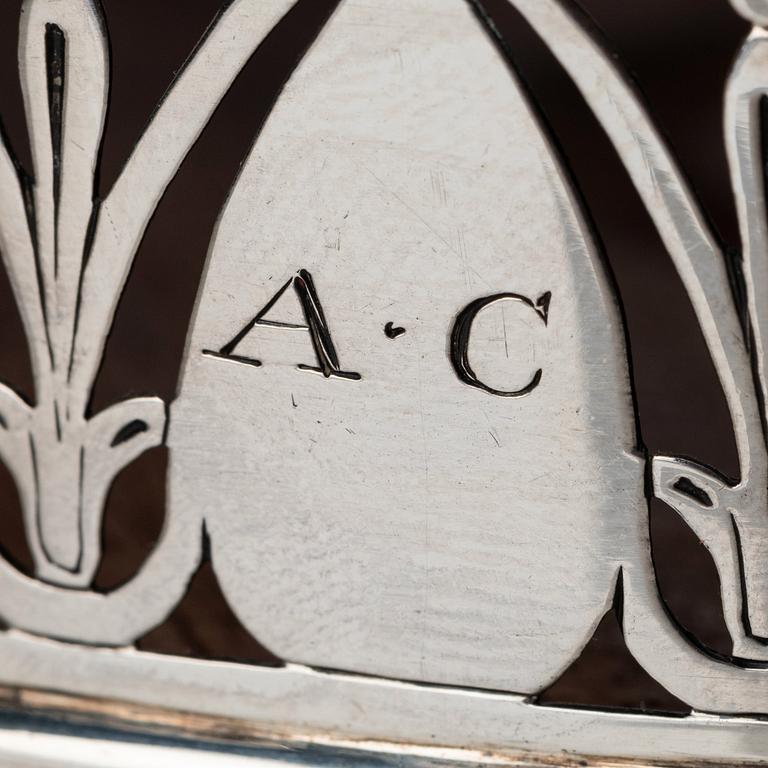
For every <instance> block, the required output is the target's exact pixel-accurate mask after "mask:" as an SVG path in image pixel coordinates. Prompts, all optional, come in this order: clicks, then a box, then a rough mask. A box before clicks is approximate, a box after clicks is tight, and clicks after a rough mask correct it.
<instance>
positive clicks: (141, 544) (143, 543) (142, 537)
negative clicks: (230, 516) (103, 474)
mask: <svg viewBox="0 0 768 768" xmlns="http://www.w3.org/2000/svg"><path fill="white" fill-rule="evenodd" d="M167 474H168V450H167V449H166V448H153V449H152V450H151V451H147V452H146V453H145V454H143V455H142V456H140V457H139V458H138V459H136V461H134V462H131V463H130V464H128V465H127V466H126V467H125V468H124V469H123V470H122V471H121V472H120V473H119V474H118V475H117V477H116V478H115V480H114V482H113V483H112V487H111V488H110V490H109V494H108V496H107V502H106V504H105V506H104V517H103V522H102V529H101V530H102V533H101V541H102V556H101V562H100V563H99V567H98V570H97V571H96V576H95V577H94V581H93V589H95V590H96V591H98V592H111V591H113V590H115V589H117V588H118V587H120V586H122V585H123V584H125V583H126V582H128V581H130V580H131V579H132V578H133V577H134V576H135V575H136V574H137V573H138V571H139V570H140V568H141V566H142V564H143V563H144V562H145V560H146V559H147V557H149V555H150V554H151V552H152V550H153V549H154V547H155V545H156V544H157V542H158V540H159V538H160V534H161V532H162V530H163V521H164V520H165V505H166V492H165V488H166V477H167Z"/></svg>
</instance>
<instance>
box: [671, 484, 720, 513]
mask: <svg viewBox="0 0 768 768" xmlns="http://www.w3.org/2000/svg"><path fill="white" fill-rule="evenodd" d="M672 487H673V488H674V489H675V490H676V491H678V492H679V493H682V494H683V495H684V496H688V497H689V498H691V499H693V500H694V501H697V502H698V503H699V504H701V506H702V507H708V508H711V507H713V506H714V502H713V501H712V498H711V497H710V495H709V494H708V493H707V492H706V491H705V490H704V489H703V488H699V486H698V485H696V484H695V483H694V482H693V481H692V480H690V478H687V477H681V478H680V479H679V480H677V482H676V483H675V484H674V485H673V486H672Z"/></svg>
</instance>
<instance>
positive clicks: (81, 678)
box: [0, 631, 768, 766]
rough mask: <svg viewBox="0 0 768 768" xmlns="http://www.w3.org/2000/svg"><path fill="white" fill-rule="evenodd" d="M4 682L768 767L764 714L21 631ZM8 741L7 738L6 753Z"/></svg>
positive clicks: (285, 730)
mask: <svg viewBox="0 0 768 768" xmlns="http://www.w3.org/2000/svg"><path fill="white" fill-rule="evenodd" d="M0 682H2V684H4V685H8V686H17V687H23V688H35V689H43V690H48V691H56V692H61V693H66V694H70V695H77V696H84V697H93V698H101V699H104V698H105V697H109V698H110V699H114V700H119V701H121V702H124V703H127V704H132V705H140V706H146V707H157V708H162V709H165V710H168V709H169V708H170V709H175V710H177V711H178V712H183V713H187V714H192V715H202V716H210V717H214V718H216V717H219V718H230V719H235V720H239V721H242V722H244V723H247V724H248V726H249V728H250V727H252V728H253V729H255V730H254V732H259V733H264V734H266V735H268V736H269V737H271V738H281V737H284V738H289V739H291V740H292V741H294V742H302V743H323V742H327V741H328V740H329V739H330V740H336V741H353V742H361V741H372V742H390V743H393V742H396V743H398V744H408V745H421V746H422V747H424V748H427V749H429V748H443V749H451V750H474V751H475V752H478V751H479V752H483V753H485V752H490V753H492V754H494V755H499V756H502V757H503V756H514V755H516V754H518V755H519V753H520V752H521V751H522V752H525V751H535V752H537V753H539V754H550V755H563V754H567V755H590V756H595V757H615V756H617V753H618V754H619V755H620V756H621V757H622V758H624V759H627V758H631V759H641V760H653V759H655V760H672V761H683V762H684V761H693V762H694V763H696V761H698V764H700V762H701V761H703V760H723V759H725V760H727V761H728V763H729V764H733V763H734V761H756V762H763V761H764V759H765V755H766V754H768V722H766V721H765V720H759V719H756V718H747V717H718V716H713V715H705V714H698V713H697V714H694V715H691V716H689V717H685V718H679V717H662V716H649V715H635V714H623V713H615V712H600V711H591V710H577V709H565V708H553V707H540V706H536V705H533V704H530V703H528V702H527V701H526V700H525V699H524V698H522V697H520V696H514V695H508V694H497V693H489V692H482V691H475V690H462V689H451V688H445V687H429V686H421V685H413V684H409V683H401V682H393V681H387V680H380V679H374V678H366V677H359V676H349V675H343V674H335V673H326V672H319V671H315V670H312V669H309V668H306V667H299V666H295V665H289V666H287V667H284V668H280V669H271V668H265V667H251V666H244V665H240V664H233V663H224V662H208V661H198V660H193V659H180V658H174V657H166V656H158V655H154V654H147V653H141V652H139V651H135V650H133V649H124V650H120V651H114V650H110V651H103V650H97V649H94V648H88V647H83V646H77V645H67V644H62V643H57V642H55V641H49V640H41V639H37V638H32V637H30V636H28V635H25V634H23V633H19V632H17V631H11V632H8V633H6V634H4V635H2V636H0ZM1 726H2V724H1V723H0V727H1ZM2 735H3V734H2V733H0V736H2ZM2 743H3V739H2V738H0V757H2V754H3V753H2V751H1V750H2V749H3V748H5V747H3V746H2ZM408 749H409V750H412V749H415V748H413V747H409V748H408ZM465 754H467V753H465ZM471 759H475V760H476V756H475V758H471V757H470V760H471ZM0 762H1V761H0ZM2 764H4V765H5V764H7V763H2ZM11 764H12V765H13V763H11ZM166 764H167V763H166ZM21 765H24V763H21ZM35 765H38V763H35ZM42 765H44V766H45V765H46V763H42ZM50 765H52V766H59V765H70V764H67V763H50ZM71 765H73V766H77V765H78V764H77V763H74V764H71ZM85 765H88V763H86V764H85ZM118 765H121V764H119V763H118ZM187 765H190V764H189V763H187ZM201 765H205V764H204V763H201Z"/></svg>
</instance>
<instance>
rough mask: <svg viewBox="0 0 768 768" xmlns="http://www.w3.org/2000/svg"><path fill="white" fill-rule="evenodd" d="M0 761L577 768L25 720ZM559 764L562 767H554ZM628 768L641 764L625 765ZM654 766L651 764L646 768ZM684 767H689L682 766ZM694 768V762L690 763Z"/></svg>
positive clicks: (454, 753)
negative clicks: (197, 737)
mask: <svg viewBox="0 0 768 768" xmlns="http://www.w3.org/2000/svg"><path fill="white" fill-rule="evenodd" d="M0 761H2V765H4V766H10V767H11V768H146V766H156V765H157V766H163V767H164V768H166V767H167V768H175V767H176V766H178V768H240V767H242V768H248V767H250V768H256V766H263V768H270V767H272V768H292V766H318V767H319V768H332V767H336V766H338V768H351V766H355V767H356V768H403V766H408V768H442V767H444V768H470V767H471V768H477V766H479V765H484V766H486V765H487V766H496V765H499V766H506V767H507V768H537V766H538V768H541V766H542V765H549V766H554V765H558V764H559V765H562V766H563V768H565V766H573V765H574V764H575V763H574V761H573V759H571V758H569V757H565V758H563V762H562V763H561V762H560V760H559V759H558V758H557V757H553V756H551V755H550V756H543V755H519V756H516V757H503V756H498V755H494V754H491V753H487V752H469V751H466V750H449V749H437V748H433V749H416V748H410V747H407V746H403V747H398V746H393V745H386V744H371V743H365V744H362V745H356V746H354V747H351V746H349V745H340V744H296V743H294V742H286V741H273V742H262V743H260V744H258V745H246V744H243V743H232V742H229V743H224V742H222V741H220V740H219V741H198V740H194V741H193V740H190V739H183V738H177V737H163V736H156V735H152V734H149V733H144V734H137V733H127V732H126V731H123V730H119V729H115V728H106V727H98V726H96V727H94V726H82V725H68V724H66V723H61V722H57V721H55V720H50V719H46V718H39V717H30V716H28V715H25V714H23V713H22V714H11V715H5V716H0ZM555 761H557V762H555ZM578 765H580V766H588V767H590V768H618V766H617V764H616V763H613V762H610V763H608V762H605V761H603V760H601V759H600V758H597V760H595V761H593V760H589V759H584V760H582V759H579V760H578ZM621 765H622V766H623V768H632V766H637V768H640V766H641V764H640V763H635V762H632V763H631V764H630V763H627V762H624V761H622V763H621ZM645 765H648V764H645ZM681 765H682V764H681ZM688 765H690V763H689V764H688Z"/></svg>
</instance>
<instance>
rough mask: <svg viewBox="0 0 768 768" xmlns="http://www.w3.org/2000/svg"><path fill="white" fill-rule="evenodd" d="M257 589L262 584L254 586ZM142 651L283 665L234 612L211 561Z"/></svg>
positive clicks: (143, 641)
mask: <svg viewBox="0 0 768 768" xmlns="http://www.w3.org/2000/svg"><path fill="white" fill-rule="evenodd" d="M254 588H255V589H257V588H258V585H254ZM136 647H137V648H138V649H139V650H141V651H148V652H151V653H163V654H169V655H172V656H187V657H189V656H191V657H193V658H206V659H216V660H218V661H238V662H245V663H248V664H258V665H260V666H266V667H280V666H282V665H283V662H282V661H281V660H280V659H279V658H277V657H276V656H275V655H274V654H272V653H271V652H270V651H268V650H267V649H266V648H265V647H264V646H262V645H261V644H260V643H259V642H258V641H257V640H256V639H255V638H254V637H252V636H251V634H250V633H249V632H248V630H247V629H245V627H243V625H242V624H241V623H240V621H239V620H238V618H237V617H236V616H235V614H234V613H233V612H232V609H231V608H230V607H229V605H228V604H227V601H226V599H225V598H224V595H223V593H222V591H221V587H220V586H219V582H218V579H217V578H216V574H215V572H214V570H213V566H212V564H211V561H210V560H206V561H205V562H203V564H202V565H201V566H200V568H199V570H198V571H197V573H196V574H195V575H194V576H193V577H192V580H191V581H190V583H189V588H188V590H187V594H186V595H185V597H184V599H183V600H182V601H181V602H180V603H179V605H178V606H177V607H176V608H175V610H174V611H173V613H172V614H171V615H170V616H169V617H168V618H167V619H166V620H165V622H163V624H162V625H160V626H159V627H156V628H155V629H153V630H152V631H151V632H149V633H147V634H146V635H144V637H142V638H141V639H139V640H138V641H137V642H136Z"/></svg>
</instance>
